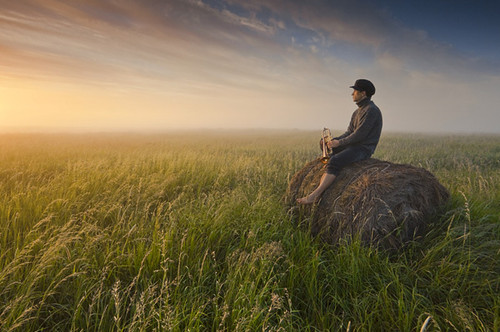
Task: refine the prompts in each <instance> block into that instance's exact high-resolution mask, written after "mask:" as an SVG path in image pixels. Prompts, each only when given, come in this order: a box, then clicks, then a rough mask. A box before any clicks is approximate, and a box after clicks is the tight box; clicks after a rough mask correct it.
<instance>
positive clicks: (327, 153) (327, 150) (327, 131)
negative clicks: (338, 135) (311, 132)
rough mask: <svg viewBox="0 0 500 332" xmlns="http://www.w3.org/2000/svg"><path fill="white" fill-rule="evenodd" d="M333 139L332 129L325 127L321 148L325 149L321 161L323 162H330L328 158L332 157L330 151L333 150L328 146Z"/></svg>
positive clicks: (322, 133)
mask: <svg viewBox="0 0 500 332" xmlns="http://www.w3.org/2000/svg"><path fill="white" fill-rule="evenodd" d="M332 139H333V138H332V133H331V131H330V129H328V128H323V131H322V132H321V150H323V153H322V154H321V162H322V163H323V164H326V163H328V160H329V159H330V153H332V150H331V149H330V148H329V147H328V144H327V143H328V142H330V141H331V140H332Z"/></svg>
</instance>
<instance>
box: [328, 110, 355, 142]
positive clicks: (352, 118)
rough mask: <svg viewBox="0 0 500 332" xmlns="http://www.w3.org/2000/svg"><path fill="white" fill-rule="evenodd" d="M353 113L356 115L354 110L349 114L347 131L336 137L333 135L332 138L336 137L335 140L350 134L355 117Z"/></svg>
mask: <svg viewBox="0 0 500 332" xmlns="http://www.w3.org/2000/svg"><path fill="white" fill-rule="evenodd" d="M355 115H356V112H354V113H353V114H352V116H351V122H350V123H349V127H347V131H346V132H345V133H343V134H342V135H340V136H338V137H334V138H333V139H336V140H341V139H343V138H346V137H348V136H349V135H351V134H352V133H353V131H354V118H355Z"/></svg>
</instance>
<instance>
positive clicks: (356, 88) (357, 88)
mask: <svg viewBox="0 0 500 332" xmlns="http://www.w3.org/2000/svg"><path fill="white" fill-rule="evenodd" d="M350 88H352V89H354V90H357V91H363V90H361V89H360V88H359V87H357V86H354V85H353V86H350Z"/></svg>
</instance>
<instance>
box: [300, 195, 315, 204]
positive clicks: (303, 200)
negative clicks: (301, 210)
mask: <svg viewBox="0 0 500 332" xmlns="http://www.w3.org/2000/svg"><path fill="white" fill-rule="evenodd" d="M315 200H316V197H314V196H312V195H309V196H306V197H302V198H297V204H301V205H308V204H312V203H314V201H315Z"/></svg>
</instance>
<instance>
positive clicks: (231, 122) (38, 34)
mask: <svg viewBox="0 0 500 332" xmlns="http://www.w3.org/2000/svg"><path fill="white" fill-rule="evenodd" d="M0 6H1V8H2V9H1V10H0V54H1V56H0V82H1V84H0V123H1V125H0V126H1V127H2V128H4V129H7V130H16V128H18V129H23V130H26V129H28V130H29V129H30V128H32V129H37V130H38V129H40V128H46V129H51V130H54V129H55V130H59V129H61V130H98V131H101V130H163V129H173V128H174V129H178V128H181V129H182V128H282V129H289V128H299V129H318V128H319V129H321V128H323V127H325V126H327V127H330V128H332V129H334V130H339V131H341V130H344V129H345V128H346V127H347V124H348V122H349V119H350V115H351V113H352V112H353V111H354V109H355V108H356V106H355V105H354V104H353V103H352V99H351V96H350V94H351V89H349V86H350V85H352V84H353V82H354V81H355V80H356V79H357V78H368V79H370V80H372V81H373V82H374V84H375V85H376V87H377V93H376V95H375V96H374V97H373V100H374V101H375V102H376V103H377V105H379V107H380V108H381V109H382V112H383V115H384V130H386V131H402V132H444V133H450V132H457V133H476V132H478V133H500V126H498V123H499V122H500V112H499V109H498V108H499V107H498V105H499V102H500V97H499V94H498V93H497V89H498V86H499V85H500V42H499V40H500V38H498V36H499V35H500V23H499V20H498V19H497V18H496V16H497V15H498V13H499V10H500V5H499V4H497V3H496V2H495V1H463V0H456V1H451V0H450V1H444V0H437V1H396V0H375V1H356V0H351V1H325V0H322V1H321V0H310V1H284V0H275V1H266V0H248V1H243V0H219V1H214V0H164V1H161V0H143V1H139V0H128V1H125V0H86V1H77V0H69V1H59V0H18V1H8V0H0Z"/></svg>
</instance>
